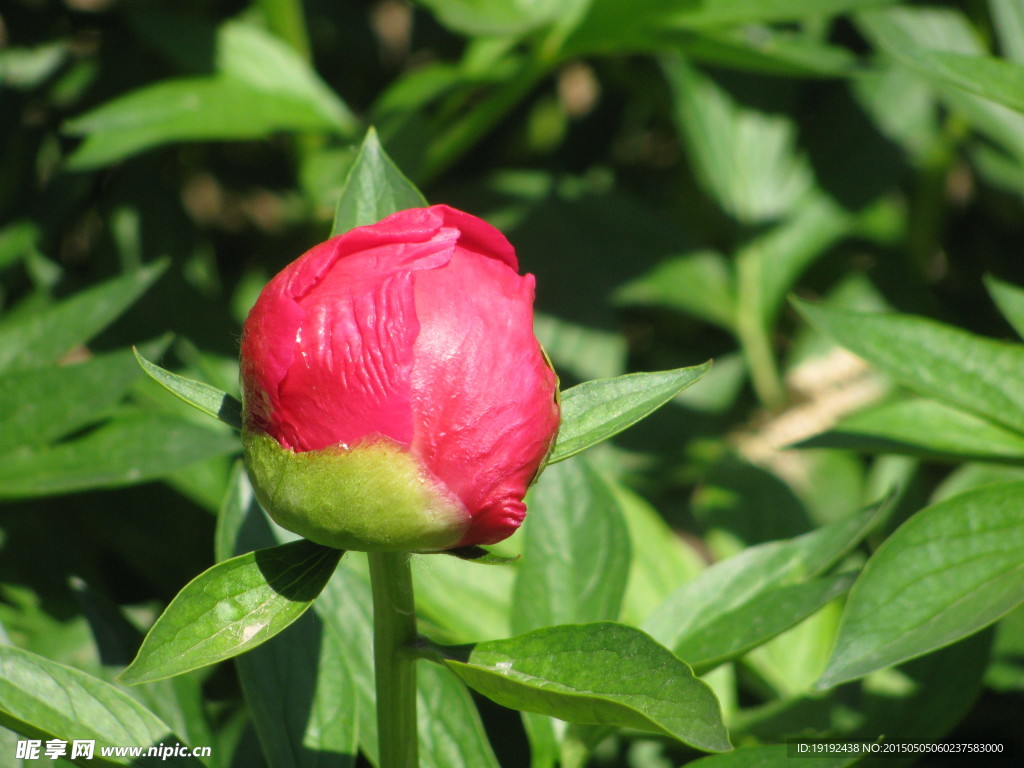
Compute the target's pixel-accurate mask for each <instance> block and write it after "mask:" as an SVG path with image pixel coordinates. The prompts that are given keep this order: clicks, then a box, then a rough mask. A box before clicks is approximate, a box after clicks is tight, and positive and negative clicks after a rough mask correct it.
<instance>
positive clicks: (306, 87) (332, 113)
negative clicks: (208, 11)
mask: <svg viewBox="0 0 1024 768" xmlns="http://www.w3.org/2000/svg"><path fill="white" fill-rule="evenodd" d="M216 68H217V71H218V72H220V73H222V74H223V75H226V76H228V77H233V78H237V79H238V80H240V81H242V82H245V83H248V84H249V85H251V86H252V87H254V88H256V89H257V90H259V91H260V92H261V93H264V94H275V95H283V96H284V95H286V96H290V97H294V98H300V99H301V100H302V101H303V103H304V104H306V105H308V108H309V109H310V110H311V111H316V112H318V113H319V114H320V115H321V116H322V117H323V118H324V119H325V120H326V121H328V122H330V123H331V124H332V125H334V126H336V127H337V128H338V129H339V130H341V131H342V132H344V133H345V134H347V135H351V134H353V133H355V131H356V130H357V128H358V121H357V120H356V118H355V117H354V116H353V115H352V113H351V112H350V111H349V108H348V107H347V106H345V104H344V102H342V101H341V99H340V98H339V97H338V94H337V93H335V92H334V90H333V89H332V88H331V87H330V86H329V85H327V83H325V82H324V81H323V80H321V79H320V77H319V76H318V75H317V74H316V72H315V71H314V70H313V69H312V67H310V65H309V62H308V61H306V59H304V58H303V57H302V55H301V54H299V53H298V52H297V51H296V50H295V49H294V48H293V47H292V46H291V45H289V44H288V43H286V42H285V41H283V40H281V38H279V37H278V36H277V35H275V34H272V33H271V32H268V31H267V30H266V29H264V28H262V27H261V26H258V25H256V24H252V23H249V22H246V21H228V22H225V23H224V24H223V25H221V27H220V29H219V30H218V33H217V61H216Z"/></svg>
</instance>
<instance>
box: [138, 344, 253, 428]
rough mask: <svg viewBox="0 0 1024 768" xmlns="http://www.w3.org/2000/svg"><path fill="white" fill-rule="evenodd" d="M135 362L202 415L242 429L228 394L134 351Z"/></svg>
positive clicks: (237, 406)
mask: <svg viewBox="0 0 1024 768" xmlns="http://www.w3.org/2000/svg"><path fill="white" fill-rule="evenodd" d="M135 359H136V360H137V361H138V364H139V365H140V366H142V370H144V371H145V372H146V373H147V374H148V375H149V377H150V378H152V379H153V380H154V381H156V382H157V383H158V384H159V385H160V386H162V387H163V388H164V389H166V390H167V391H169V392H170V393H172V394H173V395H176V396H177V397H179V398H181V399H182V400H184V401H185V402H186V403H188V404H189V405H191V406H192V407H193V408H197V409H198V410H200V411H202V412H203V413H205V414H207V415H209V416H213V417H214V418H215V419H220V420H221V421H223V422H224V423H225V424H227V425H228V426H230V427H234V428H235V429H241V428H242V404H241V403H240V402H238V400H236V399H235V398H233V397H232V396H231V395H229V394H228V393H227V392H222V391H221V390H219V389H217V387H214V386H212V385H210V384H205V383H203V382H201V381H195V380H194V379H188V378H185V377H184V376H179V375H178V374H176V373H171V372H170V371H168V370H165V369H163V368H161V367H160V366H159V365H157V364H156V363H151V362H150V361H149V360H147V359H146V358H144V357H143V356H142V355H141V354H139V351H138V350H135Z"/></svg>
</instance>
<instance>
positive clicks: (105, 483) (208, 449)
mask: <svg viewBox="0 0 1024 768" xmlns="http://www.w3.org/2000/svg"><path fill="white" fill-rule="evenodd" d="M238 449H239V445H238V438H237V437H236V436H234V435H229V434H224V433H222V432H215V431H212V430H210V429H207V428H205V427H202V426H199V425H196V424H193V423H192V422H190V421H185V420H182V419H180V418H175V417H172V416H167V415H165V414H160V413H132V414H129V415H127V416H124V417H121V418H117V419H113V420H111V421H109V422H107V423H106V424H104V425H102V426H100V427H97V428H96V429H95V430H93V431H91V432H89V433H88V434H86V435H84V436H83V437H80V438H78V439H76V440H72V441H70V442H65V443H60V444H58V445H55V446H53V447H49V448H43V449H40V450H38V451H31V450H19V451H15V452H13V453H8V454H7V455H5V456H4V457H3V460H2V461H0V498H19V497H32V496H46V495H52V494H57V493H70V492H73V491H82V490H87V489H92V488H116V487H118V486H122V485H134V484H136V483H142V482H146V481H148V480H154V479H156V478H160V477H165V476H167V475H168V474H170V473H172V472H174V471H176V470H178V469H181V468H182V467H187V466H189V465H190V464H194V463H195V462H198V461H202V460H204V459H208V458H210V457H211V456H219V455H223V454H225V453H232V452H235V451H237V450H238Z"/></svg>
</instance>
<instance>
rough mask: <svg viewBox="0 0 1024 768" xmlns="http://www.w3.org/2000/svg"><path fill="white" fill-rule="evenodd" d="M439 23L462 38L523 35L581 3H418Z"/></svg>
mask: <svg viewBox="0 0 1024 768" xmlns="http://www.w3.org/2000/svg"><path fill="white" fill-rule="evenodd" d="M420 3H421V4H422V5H425V6H427V7H428V8H430V10H431V11H433V12H434V14H435V15H436V16H437V18H438V20H439V21H440V22H441V23H442V24H443V25H444V26H446V27H448V28H449V29H451V30H452V31H454V32H459V33H461V34H464V35H471V36H479V35H496V36H497V35H510V36H511V35H522V34H525V33H526V32H529V31H530V30H532V29H536V28H537V27H540V26H543V25H544V24H548V23H550V22H552V21H555V20H556V19H558V18H559V17H560V16H561V15H563V14H565V13H566V12H567V11H569V10H570V8H571V7H572V6H573V5H577V6H578V5H580V4H581V3H580V0H574V2H566V0H420Z"/></svg>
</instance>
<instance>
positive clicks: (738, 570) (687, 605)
mask: <svg viewBox="0 0 1024 768" xmlns="http://www.w3.org/2000/svg"><path fill="white" fill-rule="evenodd" d="M878 514H879V512H878V510H877V509H872V510H870V511H867V512H863V513H858V514H854V515H850V516H849V517H846V518H843V519H841V520H838V521H837V522H834V523H831V524H829V525H826V526H824V527H822V528H819V529H818V530H816V531H812V532H810V533H805V534H804V535H802V536H798V537H796V538H795V539H789V540H787V541H773V542H769V543H767V544H760V545H758V546H755V547H749V548H747V549H745V550H743V551H742V552H741V553H740V554H738V555H735V556H733V557H730V558H728V559H726V560H723V561H721V562H719V563H716V564H715V565H713V566H711V567H710V568H708V569H707V570H706V571H704V572H703V573H701V574H700V575H699V576H697V577H696V578H695V579H693V581H690V582H688V583H687V584H684V585H683V586H682V587H680V588H679V589H678V590H676V591H675V592H674V593H673V594H672V595H670V596H669V598H668V599H667V600H666V601H665V602H664V603H663V604H662V606H661V607H660V608H659V609H658V610H657V611H655V613H653V614H652V615H651V616H650V617H649V618H648V620H647V621H646V622H645V623H644V625H643V627H644V629H645V630H646V631H647V632H650V633H651V635H652V636H653V637H654V638H655V639H656V640H658V641H659V642H661V643H664V644H665V645H666V646H667V647H669V648H672V649H676V648H679V647H681V646H683V645H684V644H685V643H688V644H690V645H691V646H693V647H701V648H704V647H706V646H707V644H706V643H704V641H703V640H702V639H701V638H702V637H703V636H704V635H705V633H707V634H709V635H711V636H713V637H715V638H717V637H718V636H719V635H720V632H721V630H720V627H722V626H723V625H725V626H728V625H729V624H732V623H734V624H735V629H736V632H737V634H741V633H745V632H748V631H751V630H752V629H754V628H752V627H748V626H743V624H742V622H752V616H756V617H757V622H760V623H764V624H765V625H766V627H770V628H771V629H772V631H771V632H770V633H769V634H767V635H765V636H764V637H763V638H762V640H767V639H769V638H770V637H772V636H774V635H776V634H778V633H779V632H781V631H782V630H783V629H785V628H786V627H780V626H778V625H777V624H774V622H776V621H777V620H778V619H777V618H775V617H773V616H772V613H773V612H774V610H775V609H774V605H773V604H772V601H771V600H770V599H767V596H768V595H769V594H770V593H772V592H773V591H774V590H779V589H781V588H783V587H790V586H793V585H801V584H807V583H809V582H810V581H811V580H812V579H814V578H815V577H817V576H819V575H821V574H822V573H823V572H824V571H825V570H826V569H827V568H829V567H830V566H831V565H833V564H834V563H835V562H836V561H838V560H839V558H840V557H842V556H843V555H844V554H845V553H846V552H847V551H849V550H850V549H851V548H852V547H854V546H855V545H856V544H857V542H859V541H860V540H861V539H862V538H863V537H864V536H866V535H867V533H868V532H869V531H870V530H871V528H872V526H873V525H874V523H875V522H876V520H877V519H878ZM807 590H808V595H803V597H808V596H809V595H819V596H823V595H825V594H827V593H828V591H829V588H828V587H827V586H825V585H824V582H822V585H821V589H820V590H816V588H812V587H808V588H807ZM779 594H780V595H785V594H787V593H786V592H781V593H779ZM793 594H794V595H796V597H797V598H800V597H801V592H800V591H796V592H794V593H793ZM827 599H828V598H825V599H824V600H823V602H827ZM802 604H803V603H801V605H802ZM820 604H821V603H819V605H820ZM799 614H800V611H799V610H794V611H793V613H792V614H791V615H792V616H798V615H799ZM806 615H808V614H807V613H804V614H803V616H806ZM803 616H799V618H797V619H796V621H799V620H800V618H803ZM796 621H794V622H793V623H794V624H795V623H796ZM750 642H751V637H749V636H747V637H745V638H744V641H743V643H742V644H741V647H747V646H749V644H750Z"/></svg>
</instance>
